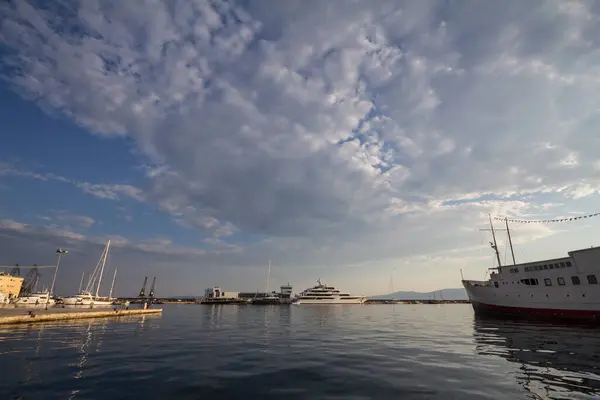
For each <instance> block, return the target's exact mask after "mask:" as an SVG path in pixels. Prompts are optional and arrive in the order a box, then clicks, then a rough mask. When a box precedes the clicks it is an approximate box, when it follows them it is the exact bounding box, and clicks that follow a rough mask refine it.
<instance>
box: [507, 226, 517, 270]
mask: <svg viewBox="0 0 600 400" xmlns="http://www.w3.org/2000/svg"><path fill="white" fill-rule="evenodd" d="M504 222H505V223H506V232H507V233H508V244H509V245H510V254H511V255H512V259H513V265H517V262H516V261H515V251H514V250H513V245H512V239H511V237H510V229H508V218H506V217H505V218H504Z"/></svg>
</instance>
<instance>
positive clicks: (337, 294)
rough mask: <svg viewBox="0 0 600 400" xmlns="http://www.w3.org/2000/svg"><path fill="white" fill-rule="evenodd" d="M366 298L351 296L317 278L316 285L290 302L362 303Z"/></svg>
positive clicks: (297, 303) (296, 303)
mask: <svg viewBox="0 0 600 400" xmlns="http://www.w3.org/2000/svg"><path fill="white" fill-rule="evenodd" d="M366 300H367V297H366V296H353V295H351V294H350V293H347V292H342V291H340V290H339V289H337V288H336V287H335V286H331V285H326V284H324V283H323V282H321V279H317V285H315V286H313V287H311V288H308V289H306V290H304V291H303V292H302V293H300V294H299V295H298V296H297V297H296V298H295V299H294V301H293V302H292V304H295V305H300V304H363V303H364V302H365V301H366Z"/></svg>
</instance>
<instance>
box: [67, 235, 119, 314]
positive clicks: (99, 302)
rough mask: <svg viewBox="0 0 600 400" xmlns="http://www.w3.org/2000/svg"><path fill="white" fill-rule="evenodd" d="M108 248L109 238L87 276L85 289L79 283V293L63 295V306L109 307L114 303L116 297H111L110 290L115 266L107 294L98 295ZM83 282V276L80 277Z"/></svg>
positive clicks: (114, 277) (112, 286)
mask: <svg viewBox="0 0 600 400" xmlns="http://www.w3.org/2000/svg"><path fill="white" fill-rule="evenodd" d="M109 250H110V240H109V241H108V242H107V243H106V246H105V247H104V251H102V255H101V256H100V260H99V261H98V263H97V264H96V268H94V271H93V272H92V274H91V275H90V277H89V280H88V283H87V285H86V287H85V289H83V290H82V285H80V290H79V293H77V294H76V295H74V296H69V297H65V298H64V299H63V300H62V303H63V304H64V305H65V307H90V308H101V307H111V306H113V305H114V304H115V302H116V300H117V299H116V298H113V297H112V292H113V289H114V285H115V279H116V276H117V269H116V268H115V273H114V276H113V281H112V285H111V289H110V293H109V295H108V296H100V295H99V292H100V285H101V283H102V276H103V275H104V267H105V265H106V260H107V258H108V252H109ZM82 282H83V277H82ZM94 287H95V293H94V294H92V290H93V289H94Z"/></svg>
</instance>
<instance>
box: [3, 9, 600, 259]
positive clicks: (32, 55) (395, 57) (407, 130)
mask: <svg viewBox="0 0 600 400" xmlns="http://www.w3.org/2000/svg"><path fill="white" fill-rule="evenodd" d="M69 4H70V3H69ZM73 4H74V6H73V7H71V6H69V7H67V6H66V5H65V4H64V3H56V4H53V5H48V4H44V6H43V7H40V4H38V3H36V2H34V1H25V0H16V1H12V2H5V3H3V4H2V5H0V16H1V17H2V18H1V19H2V22H0V43H1V44H2V45H3V46H4V49H5V51H6V52H7V54H6V57H4V60H5V61H4V62H3V64H2V70H1V71H2V76H3V77H4V78H5V81H6V82H8V83H9V84H10V85H11V86H12V87H13V88H14V90H16V91H17V92H18V93H19V94H21V95H22V96H23V97H25V98H27V99H30V100H31V101H35V102H37V103H38V104H39V105H40V106H41V107H43V108H44V109H45V110H47V111H48V112H51V113H60V114H64V115H67V116H68V117H70V118H71V119H72V120H73V121H74V122H75V123H77V124H79V125H80V126H82V127H84V128H85V129H87V130H89V131H90V132H92V133H94V134H98V135H104V136H109V137H114V138H115V139H116V140H119V139H118V138H121V137H125V136H126V137H129V138H131V139H132V140H134V141H135V143H136V144H137V147H138V150H139V157H140V160H139V162H140V163H143V164H144V165H146V167H145V175H146V179H147V185H146V186H144V187H143V188H137V187H133V186H129V185H112V184H100V183H98V184H91V183H82V182H76V183H75V184H76V185H78V187H80V189H82V190H84V191H85V192H87V193H89V194H91V195H94V196H96V197H101V198H106V199H113V200H116V199H119V198H121V197H128V198H133V199H135V200H137V201H143V202H149V203H151V204H156V205H158V207H159V208H160V209H161V210H163V211H165V212H167V213H169V214H170V215H172V216H173V218H174V219H175V220H176V221H177V223H179V224H180V225H182V226H187V227H191V228H193V229H197V230H199V231H200V232H202V233H203V234H207V235H209V236H211V237H213V239H211V240H213V242H214V243H217V242H218V243H221V244H224V243H229V244H230V245H235V244H236V243H234V239H232V238H233V237H234V236H235V235H236V234H238V235H240V234H242V235H243V234H246V235H255V236H257V237H260V238H261V239H260V241H259V243H258V244H256V245H255V246H254V247H252V248H249V247H248V246H244V249H245V250H244V251H246V252H250V253H256V254H260V252H268V253H273V252H281V253H282V254H281V256H282V257H284V258H286V263H289V264H290V265H293V264H300V265H311V264H315V263H316V264H319V263H332V264H339V265H347V264H349V263H352V262H372V263H375V264H377V263H379V262H382V260H386V259H391V258H399V257H403V256H411V255H412V256H418V255H423V254H429V253H432V252H435V251H438V250H440V249H442V250H443V249H446V250H452V249H456V248H460V247H468V246H470V245H472V243H468V242H467V241H468V239H469V235H468V234H466V233H465V234H460V233H459V234H457V233H456V229H458V230H459V232H460V230H461V229H462V228H465V227H473V226H474V225H477V224H479V223H483V222H484V220H482V219H481V218H482V217H483V216H484V215H485V213H486V212H494V213H499V214H502V215H522V214H523V213H534V212H540V213H541V212H558V211H561V212H563V211H565V212H566V211H577V210H571V209H569V205H568V204H567V205H566V206H565V204H562V205H561V206H560V207H555V208H554V209H551V210H548V209H547V207H546V206H545V205H547V204H548V200H547V199H544V196H549V195H550V196H554V199H555V200H556V199H560V200H564V201H571V200H573V199H585V198H587V197H589V196H595V195H597V194H598V188H599V187H600V169H599V168H598V161H597V154H599V151H600V135H597V134H596V133H595V127H596V126H597V123H596V122H598V120H599V116H598V109H597V104H598V102H599V100H600V98H599V97H600V91H599V90H598V89H600V75H599V74H600V71H599V70H598V67H597V65H598V64H597V55H596V54H597V49H598V43H597V42H598V40H599V39H598V38H600V24H598V19H599V17H598V15H599V14H598V12H599V9H598V8H599V7H598V5H597V4H596V3H594V2H585V1H545V2H541V1H540V2H528V3H527V4H524V3H523V2H519V1H508V2H475V1H473V2H461V3H455V2H437V1H418V2H414V1H406V2H402V1H385V0H381V1H369V2H366V1H365V2H347V3H344V4H343V6H342V5H337V4H336V5H335V6H334V5H333V4H330V3H327V2H317V3H315V4H313V5H312V6H311V7H310V8H307V7H304V6H302V4H303V3H302V2H301V1H299V0H298V1H286V2H276V1H264V2H259V1H257V2H244V3H236V2H229V1H203V0H194V1H171V2H161V1H154V0H147V1H142V2H137V3H136V4H135V7H134V6H133V5H132V4H130V3H128V2H119V1H115V2H110V1H108V2H106V1H94V0H86V1H76V2H73ZM29 177H31V178H36V179H41V178H40V177H46V178H48V176H47V175H43V174H38V176H34V175H31V176H29ZM52 179H56V180H58V179H66V180H68V178H61V177H53V178H52ZM458 200H460V201H463V202H464V204H459V205H456V204H453V203H452V202H455V201H458ZM465 200H469V201H466V202H465ZM561 207H562V208H561ZM586 211H595V210H586ZM440 226H442V227H443V228H442V229H440V228H439V227H440ZM551 232H552V231H551V230H549V229H547V228H544V231H543V232H542V236H544V235H549V234H551ZM538 233H539V232H538ZM531 234H532V235H533V236H535V235H534V234H533V233H531ZM228 240H229V242H228ZM432 243H435V246H432ZM205 244H210V243H208V242H207V243H205ZM262 256H263V257H266V256H265V255H264V254H263V255H262ZM257 257H258V255H257V256H256V257H250V259H252V260H255V259H256V258H257ZM224 262H225V263H235V262H239V261H235V260H227V261H224Z"/></svg>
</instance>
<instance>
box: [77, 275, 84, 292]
mask: <svg viewBox="0 0 600 400" xmlns="http://www.w3.org/2000/svg"><path fill="white" fill-rule="evenodd" d="M83 275H85V272H82V273H81V282H79V291H78V292H77V293H81V290H82V289H83Z"/></svg>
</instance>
